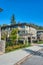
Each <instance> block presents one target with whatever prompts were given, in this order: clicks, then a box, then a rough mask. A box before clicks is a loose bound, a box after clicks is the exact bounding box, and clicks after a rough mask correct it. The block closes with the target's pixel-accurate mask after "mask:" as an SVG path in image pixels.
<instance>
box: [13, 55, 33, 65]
mask: <svg viewBox="0 0 43 65" xmlns="http://www.w3.org/2000/svg"><path fill="white" fill-rule="evenodd" d="M31 56H32V55H31V54H30V55H27V56H26V57H24V58H23V59H21V60H20V61H18V62H17V63H15V64H14V65H20V64H22V63H23V62H25V61H26V60H27V59H28V58H30V57H31Z"/></svg>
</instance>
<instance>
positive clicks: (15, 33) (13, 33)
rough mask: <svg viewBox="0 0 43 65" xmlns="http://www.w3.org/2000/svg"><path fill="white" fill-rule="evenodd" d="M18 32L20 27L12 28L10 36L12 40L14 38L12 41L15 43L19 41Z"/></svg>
mask: <svg viewBox="0 0 43 65" xmlns="http://www.w3.org/2000/svg"><path fill="white" fill-rule="evenodd" d="M17 32H18V29H12V31H11V34H10V36H9V38H10V40H12V43H13V44H15V43H16V41H17Z"/></svg>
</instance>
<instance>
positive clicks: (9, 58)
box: [0, 46, 42, 65]
mask: <svg viewBox="0 0 43 65" xmlns="http://www.w3.org/2000/svg"><path fill="white" fill-rule="evenodd" d="M27 49H28V50H32V51H38V50H39V49H42V48H41V47H39V46H32V47H28V48H25V49H20V50H16V51H13V52H10V53H6V54H3V55H0V65H14V64H15V63H17V62H18V61H20V60H21V59H23V58H24V57H26V56H28V55H30V53H29V52H26V51H25V50H27Z"/></svg>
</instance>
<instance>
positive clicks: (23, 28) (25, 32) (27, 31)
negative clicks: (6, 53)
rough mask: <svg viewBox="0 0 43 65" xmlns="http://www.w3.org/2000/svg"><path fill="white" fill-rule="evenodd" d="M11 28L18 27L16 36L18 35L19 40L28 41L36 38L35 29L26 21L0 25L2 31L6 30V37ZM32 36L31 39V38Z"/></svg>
mask: <svg viewBox="0 0 43 65" xmlns="http://www.w3.org/2000/svg"><path fill="white" fill-rule="evenodd" d="M12 28H18V33H17V34H18V36H19V37H20V39H19V40H21V41H23V42H24V43H25V41H27V43H28V41H29V42H30V41H31V40H34V41H35V40H36V39H37V30H36V29H35V28H34V27H31V26H30V25H29V24H27V23H20V24H14V25H7V26H2V27H1V30H2V31H8V37H9V34H10V32H11V29H12ZM31 38H32V39H31Z"/></svg>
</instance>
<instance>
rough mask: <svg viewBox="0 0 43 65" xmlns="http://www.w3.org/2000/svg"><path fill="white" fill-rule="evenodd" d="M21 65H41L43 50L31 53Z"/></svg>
mask: <svg viewBox="0 0 43 65" xmlns="http://www.w3.org/2000/svg"><path fill="white" fill-rule="evenodd" d="M21 65H43V50H41V51H37V52H33V53H32V56H31V57H30V58H28V59H27V60H26V61H25V62H23V63H22V64H21Z"/></svg>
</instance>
